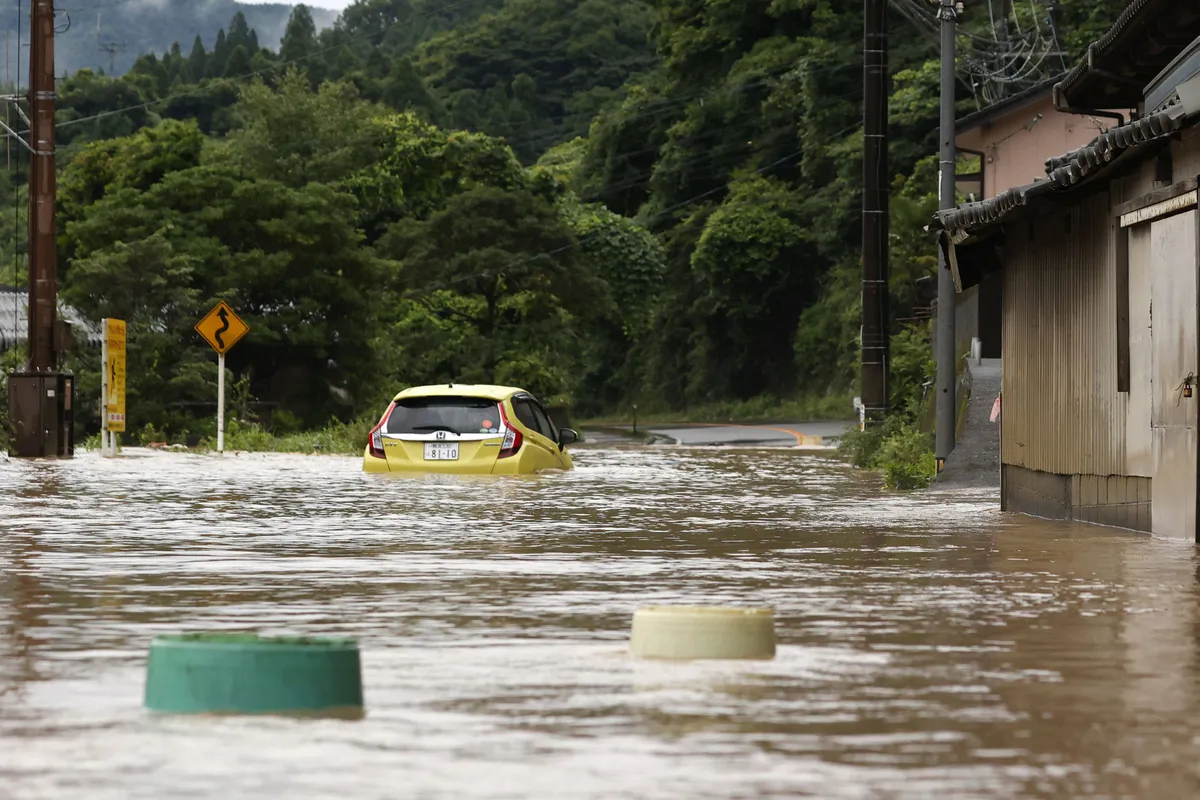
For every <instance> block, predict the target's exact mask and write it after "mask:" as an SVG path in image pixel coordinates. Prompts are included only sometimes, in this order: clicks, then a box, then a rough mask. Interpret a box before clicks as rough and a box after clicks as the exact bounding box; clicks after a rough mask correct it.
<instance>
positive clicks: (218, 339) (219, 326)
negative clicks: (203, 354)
mask: <svg viewBox="0 0 1200 800" xmlns="http://www.w3.org/2000/svg"><path fill="white" fill-rule="evenodd" d="M249 332H250V326H249V325H247V324H246V323H244V322H242V319H241V317H239V316H238V315H237V314H235V313H233V309H232V308H230V307H229V304H228V303H226V302H225V301H224V300H222V301H220V302H219V303H217V304H216V305H215V306H213V310H212V311H209V312H208V313H207V314H205V315H204V319H202V320H200V321H199V322H197V323H196V333H198V334H200V335H201V336H203V337H204V341H206V342H208V344H209V346H210V347H212V349H213V350H216V351H217V352H218V353H220V354H221V355H224V354H225V353H228V352H229V351H230V350H231V349H232V348H233V346H234V345H235V344H237V343H238V342H239V341H241V338H242V337H243V336H245V335H246V334H247V333H249Z"/></svg>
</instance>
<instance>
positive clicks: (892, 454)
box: [876, 425, 937, 491]
mask: <svg viewBox="0 0 1200 800" xmlns="http://www.w3.org/2000/svg"><path fill="white" fill-rule="evenodd" d="M929 438H930V437H929V435H928V434H925V433H922V432H921V431H919V430H918V429H917V428H916V427H914V426H912V425H906V426H904V428H903V429H902V430H900V431H899V432H898V433H896V434H894V435H892V436H890V437H888V438H887V439H886V440H885V441H884V443H883V446H882V447H881V448H880V449H879V453H878V456H877V457H876V461H877V463H878V464H879V466H880V467H882V468H883V479H884V484H885V485H886V486H887V487H888V488H889V489H901V490H905V491H908V490H912V489H924V488H925V487H926V486H928V485H929V484H930V483H931V482H932V481H933V478H934V475H935V474H936V473H937V461H936V459H935V458H934V455H933V450H932V447H931V443H930V441H929Z"/></svg>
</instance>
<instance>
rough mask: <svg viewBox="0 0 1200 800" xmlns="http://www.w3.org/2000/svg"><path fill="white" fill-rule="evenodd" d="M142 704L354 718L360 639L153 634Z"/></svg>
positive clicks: (358, 710)
mask: <svg viewBox="0 0 1200 800" xmlns="http://www.w3.org/2000/svg"><path fill="white" fill-rule="evenodd" d="M145 704H146V708H148V709H150V710H151V711H162V712H167V713H173V714H288V713H299V714H320V715H323V716H324V715H337V716H350V717H360V716H362V713H363V710H362V709H363V694H362V667H361V664H360V662H359V656H358V643H357V642H355V641H353V640H348V639H307V638H296V637H279V638H265V637H260V636H258V635H256V634H228V633H196V634H183V635H176V636H159V637H157V638H155V639H154V641H153V642H152V643H151V644H150V659H149V663H148V665H147V670H146V700H145Z"/></svg>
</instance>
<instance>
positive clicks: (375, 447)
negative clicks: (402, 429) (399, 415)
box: [367, 403, 396, 459]
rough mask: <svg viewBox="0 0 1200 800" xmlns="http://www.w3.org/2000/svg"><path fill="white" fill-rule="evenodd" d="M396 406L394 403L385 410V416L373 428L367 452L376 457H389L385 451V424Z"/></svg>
mask: <svg viewBox="0 0 1200 800" xmlns="http://www.w3.org/2000/svg"><path fill="white" fill-rule="evenodd" d="M395 407H396V404H395V403H392V404H391V405H389V406H388V407H387V411H385V412H383V416H382V417H380V419H379V424H378V425H376V426H375V427H374V428H371V437H370V439H369V440H368V442H367V452H369V453H370V454H371V455H372V456H374V457H375V458H384V459H386V458H387V454H386V453H384V452H383V426H384V425H386V424H387V421H388V417H390V416H391V415H392V409H394V408H395Z"/></svg>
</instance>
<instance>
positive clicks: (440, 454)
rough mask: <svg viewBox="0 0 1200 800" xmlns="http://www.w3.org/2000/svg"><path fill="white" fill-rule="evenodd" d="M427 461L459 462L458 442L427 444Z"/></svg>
mask: <svg viewBox="0 0 1200 800" xmlns="http://www.w3.org/2000/svg"><path fill="white" fill-rule="evenodd" d="M425 460H426V461H458V442H426V443H425Z"/></svg>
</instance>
